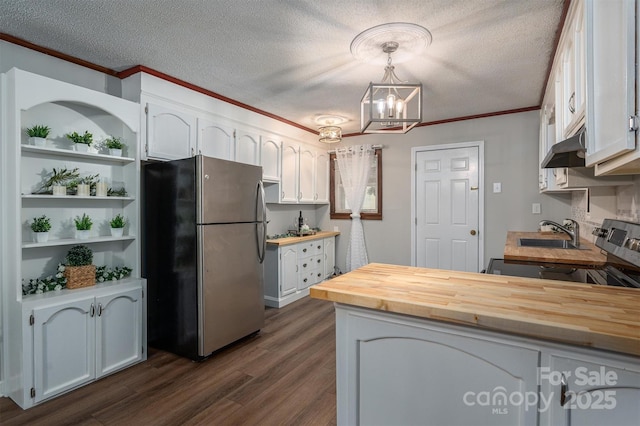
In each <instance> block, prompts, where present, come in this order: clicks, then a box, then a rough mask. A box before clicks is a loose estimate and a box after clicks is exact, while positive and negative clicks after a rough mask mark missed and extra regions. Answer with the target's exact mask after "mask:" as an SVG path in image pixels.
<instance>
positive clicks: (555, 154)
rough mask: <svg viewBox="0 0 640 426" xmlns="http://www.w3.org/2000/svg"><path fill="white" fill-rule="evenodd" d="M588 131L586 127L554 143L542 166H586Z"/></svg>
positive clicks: (544, 167) (546, 167)
mask: <svg viewBox="0 0 640 426" xmlns="http://www.w3.org/2000/svg"><path fill="white" fill-rule="evenodd" d="M586 136H587V135H586V133H585V129H584V127H583V128H582V129H580V130H578V132H577V133H576V134H575V135H573V136H571V137H570V138H569V139H565V140H563V141H562V142H558V143H557V144H555V145H553V146H552V147H551V149H550V150H549V153H548V154H547V156H546V157H544V160H542V163H541V164H540V166H542V168H543V169H554V168H556V167H584V166H585V165H584V164H585V163H584V157H585V155H586V153H587V148H586V143H585V139H586Z"/></svg>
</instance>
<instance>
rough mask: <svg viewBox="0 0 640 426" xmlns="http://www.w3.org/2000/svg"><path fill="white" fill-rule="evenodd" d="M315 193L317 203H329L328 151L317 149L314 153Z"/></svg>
mask: <svg viewBox="0 0 640 426" xmlns="http://www.w3.org/2000/svg"><path fill="white" fill-rule="evenodd" d="M315 181H316V185H315V186H316V195H315V199H314V201H315V202H316V203H317V204H329V153H328V152H326V151H318V153H317V155H316V174H315Z"/></svg>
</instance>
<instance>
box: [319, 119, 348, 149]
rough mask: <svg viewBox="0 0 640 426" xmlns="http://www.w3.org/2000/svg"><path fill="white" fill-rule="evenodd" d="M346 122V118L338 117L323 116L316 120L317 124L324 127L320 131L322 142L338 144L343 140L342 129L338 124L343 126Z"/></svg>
mask: <svg viewBox="0 0 640 426" xmlns="http://www.w3.org/2000/svg"><path fill="white" fill-rule="evenodd" d="M345 121H346V119H345V118H344V117H339V116H337V115H321V116H319V117H317V118H316V123H318V124H321V125H322V127H320V128H319V129H318V132H319V134H320V142H324V143H336V142H340V141H341V140H342V128H341V127H339V126H336V124H342V123H344V122H345Z"/></svg>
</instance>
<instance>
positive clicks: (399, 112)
mask: <svg viewBox="0 0 640 426" xmlns="http://www.w3.org/2000/svg"><path fill="white" fill-rule="evenodd" d="M403 110H404V101H403V100H402V99H398V101H397V102H396V118H400V117H401V116H402V111H403Z"/></svg>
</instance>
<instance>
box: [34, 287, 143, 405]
mask: <svg viewBox="0 0 640 426" xmlns="http://www.w3.org/2000/svg"><path fill="white" fill-rule="evenodd" d="M119 287H124V288H122V289H120V288H119ZM92 290H94V289H90V290H89V291H86V292H83V293H82V297H79V298H74V297H72V296H69V297H63V296H60V297H56V298H53V299H52V300H51V301H49V300H47V301H44V302H42V303H38V304H35V303H34V304H28V305H27V306H25V308H26V311H27V312H26V314H25V317H27V316H28V317H29V320H28V323H27V320H25V323H26V324H28V325H25V327H26V330H25V335H26V336H31V337H30V339H33V349H32V352H29V351H28V348H27V351H26V352H25V361H26V362H28V363H29V364H30V365H31V364H32V365H33V386H32V388H31V389H29V394H30V397H31V398H33V403H34V404H37V403H40V402H42V401H44V400H47V399H49V398H51V397H54V396H56V395H59V394H61V393H64V392H67V391H69V390H71V389H74V388H76V387H78V386H81V385H83V384H86V383H89V382H91V381H93V380H95V379H99V378H100V377H103V376H105V375H107V374H110V373H113V372H115V371H118V370H120V369H122V368H124V367H127V366H129V365H131V364H134V363H136V362H138V361H140V360H142V350H143V342H142V327H141V326H140V324H141V321H142V312H143V309H142V306H143V302H142V287H141V286H140V285H139V284H137V283H136V284H134V286H133V287H132V286H131V285H129V286H127V285H124V286H118V285H117V284H116V285H114V286H113V287H112V288H109V289H108V290H107V289H98V290H97V291H92ZM31 306H33V308H31ZM31 318H33V321H32V320H31ZM27 386H28V385H27ZM25 387H26V386H25Z"/></svg>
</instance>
